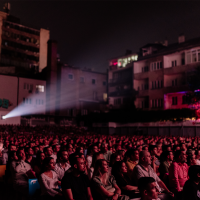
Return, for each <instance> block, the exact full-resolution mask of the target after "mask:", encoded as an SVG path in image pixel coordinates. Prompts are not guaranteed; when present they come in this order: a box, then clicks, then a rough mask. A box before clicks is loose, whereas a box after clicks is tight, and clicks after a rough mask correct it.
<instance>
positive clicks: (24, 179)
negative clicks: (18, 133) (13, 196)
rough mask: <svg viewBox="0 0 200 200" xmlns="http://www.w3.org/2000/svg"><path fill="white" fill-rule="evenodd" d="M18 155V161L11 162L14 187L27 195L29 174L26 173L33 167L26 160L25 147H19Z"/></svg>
mask: <svg viewBox="0 0 200 200" xmlns="http://www.w3.org/2000/svg"><path fill="white" fill-rule="evenodd" d="M17 157H18V161H13V162H12V163H11V173H12V179H13V187H14V189H15V190H16V191H17V192H19V193H21V194H23V195H25V196H27V195H28V176H27V174H26V173H27V172H28V171H29V170H30V169H31V166H30V165H29V164H28V163H26V162H25V160H26V155H25V152H24V149H23V148H19V149H18V151H17Z"/></svg>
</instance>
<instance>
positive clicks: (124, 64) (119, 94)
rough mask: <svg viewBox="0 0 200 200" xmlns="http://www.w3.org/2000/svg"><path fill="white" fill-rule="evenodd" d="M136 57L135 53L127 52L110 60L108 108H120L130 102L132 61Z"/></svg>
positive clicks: (131, 93)
mask: <svg viewBox="0 0 200 200" xmlns="http://www.w3.org/2000/svg"><path fill="white" fill-rule="evenodd" d="M137 59H138V55H137V54H136V53H130V52H127V53H126V55H125V56H121V57H117V58H114V59H112V60H110V62H109V69H108V96H109V100H108V103H109V107H110V108H120V107H122V106H125V105H129V104H130V103H131V101H132V98H131V96H133V95H134V91H133V62H135V61H136V60H137ZM133 103H134V102H133Z"/></svg>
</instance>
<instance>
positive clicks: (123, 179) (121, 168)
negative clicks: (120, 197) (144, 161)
mask: <svg viewBox="0 0 200 200" xmlns="http://www.w3.org/2000/svg"><path fill="white" fill-rule="evenodd" d="M112 175H113V176H114V177H115V179H116V182H117V185H118V186H119V187H120V189H121V191H122V194H124V195H127V196H129V197H130V198H136V197H138V196H139V195H138V194H136V191H137V189H138V188H137V187H136V186H132V185H131V179H130V178H129V176H128V175H127V167H126V164H125V162H123V161H117V162H115V164H114V165H113V167H112Z"/></svg>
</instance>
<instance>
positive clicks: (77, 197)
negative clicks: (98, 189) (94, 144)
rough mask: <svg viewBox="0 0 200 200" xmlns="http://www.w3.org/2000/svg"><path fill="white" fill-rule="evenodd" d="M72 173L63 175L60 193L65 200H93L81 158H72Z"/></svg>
mask: <svg viewBox="0 0 200 200" xmlns="http://www.w3.org/2000/svg"><path fill="white" fill-rule="evenodd" d="M71 166H72V168H73V170H72V172H70V173H65V175H64V177H63V179H62V185H61V186H62V191H63V194H64V196H65V198H66V199H70V200H72V199H74V200H88V199H89V200H93V198H92V194H91V190H90V183H89V179H88V176H87V175H85V174H84V172H85V168H86V166H85V162H84V160H83V158H79V157H74V160H72V162H71Z"/></svg>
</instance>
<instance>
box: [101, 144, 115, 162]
mask: <svg viewBox="0 0 200 200" xmlns="http://www.w3.org/2000/svg"><path fill="white" fill-rule="evenodd" d="M101 151H102V153H103V157H104V159H105V160H107V161H108V162H110V157H111V155H112V152H111V151H108V144H107V143H102V145H101Z"/></svg>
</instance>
